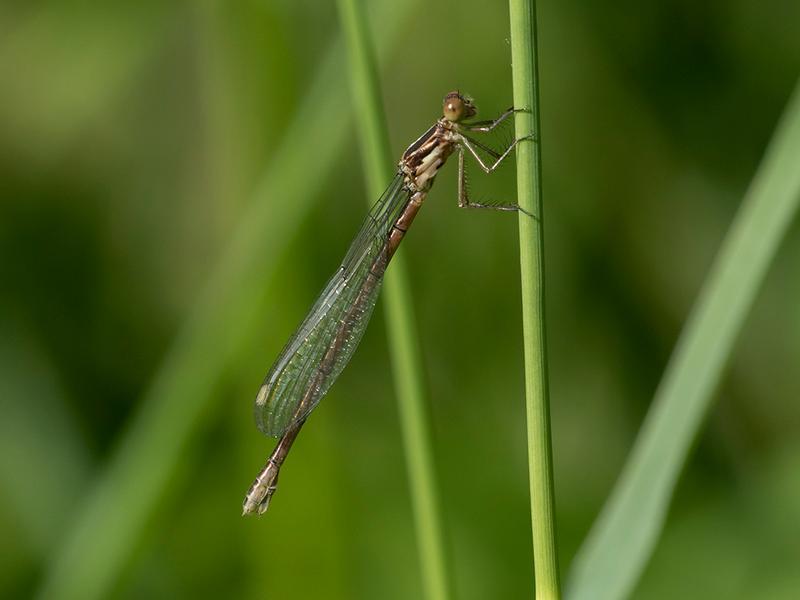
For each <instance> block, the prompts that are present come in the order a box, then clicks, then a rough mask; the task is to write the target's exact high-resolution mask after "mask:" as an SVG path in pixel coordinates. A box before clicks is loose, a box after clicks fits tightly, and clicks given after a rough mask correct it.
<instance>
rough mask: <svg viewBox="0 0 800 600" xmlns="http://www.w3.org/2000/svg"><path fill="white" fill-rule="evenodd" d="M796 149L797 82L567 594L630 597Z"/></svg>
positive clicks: (793, 180)
mask: <svg viewBox="0 0 800 600" xmlns="http://www.w3.org/2000/svg"><path fill="white" fill-rule="evenodd" d="M798 157H800V84H798V86H797V87H796V89H795V92H794V94H793V96H792V98H791V100H790V101H789V104H788V106H787V108H786V110H785V112H784V115H783V117H782V118H781V120H780V122H779V124H778V126H777V129H776V130H775V133H774V135H773V139H772V141H771V143H770V145H769V147H768V149H767V151H766V154H765V155H764V158H763V160H762V162H761V165H760V167H759V168H758V171H757V172H756V174H755V177H754V178H753V180H752V182H751V184H750V188H749V189H748V191H747V193H746V195H745V198H744V201H743V202H742V206H741V208H740V209H739V212H738V214H737V215H736V218H735V219H734V221H733V224H732V225H731V228H730V231H729V232H728V234H727V236H726V237H725V240H724V241H723V243H722V246H721V248H720V250H719V253H718V255H717V257H716V259H715V261H714V264H713V265H712V267H711V271H710V273H709V275H708V277H707V279H706V281H705V283H704V284H703V287H702V289H701V291H700V294H699V297H698V299H697V302H696V304H695V306H694V308H693V309H692V312H691V314H690V316H689V319H688V321H687V323H686V325H685V327H684V329H683V332H682V333H681V336H680V339H679V340H678V343H677V345H676V347H675V350H674V352H673V354H672V357H671V358H670V361H669V364H668V366H667V369H666V371H665V373H664V376H663V378H662V380H661V383H660V384H659V386H658V389H657V391H656V394H655V398H654V400H653V404H652V406H651V408H650V411H649V413H648V415H647V417H646V419H645V422H644V424H643V426H642V428H641V430H640V432H639V435H638V437H637V439H636V443H635V445H634V447H633V450H632V451H631V454H630V456H629V458H628V460H627V462H626V464H625V467H624V468H623V471H622V474H621V475H620V478H619V480H618V481H617V484H616V485H615V487H614V490H613V491H612V493H611V495H610V497H609V499H608V501H607V502H606V505H605V506H604V507H603V510H602V512H601V513H600V516H599V517H598V519H597V521H596V522H595V524H594V526H593V528H592V530H591V532H590V534H589V536H588V537H587V539H586V541H585V542H584V544H583V547H582V548H581V550H580V552H579V554H578V556H577V558H576V559H575V563H574V567H573V569H572V571H571V573H570V579H569V587H568V596H569V598H571V599H574V600H582V599H587V600H588V599H589V598H591V599H592V600H605V599H608V600H612V599H617V598H625V597H627V596H629V595H630V594H631V593H632V591H633V590H634V587H635V586H636V583H637V582H638V580H639V578H640V576H641V574H642V571H643V570H644V568H645V566H646V565H647V563H648V561H649V559H650V556H651V555H652V552H653V549H654V548H655V546H656V543H657V542H658V538H659V536H660V534H661V531H662V529H663V526H664V521H665V519H666V515H667V511H668V509H669V505H670V500H671V498H672V494H673V493H674V490H675V485H676V483H677V481H678V476H679V475H680V471H681V469H682V468H683V465H684V464H685V462H686V458H687V456H688V454H689V451H690V449H691V447H692V444H693V443H694V441H695V438H696V437H697V433H698V431H699V430H700V426H701V425H702V422H703V417H704V416H705V414H706V413H707V412H708V410H709V407H710V406H711V404H712V402H713V399H714V391H715V389H716V387H717V385H718V383H719V380H720V378H721V376H722V374H723V370H724V367H725V364H726V362H727V360H728V357H729V356H730V354H731V352H732V350H733V346H734V343H735V341H736V337H737V335H738V333H739V331H740V330H741V329H742V326H743V324H744V321H745V318H746V316H747V313H748V311H749V309H750V307H751V306H752V304H753V302H754V300H755V298H756V295H757V292H758V290H759V288H760V286H761V283H762V281H763V280H764V277H765V275H766V272H767V269H768V267H769V265H770V263H771V262H772V259H773V258H774V256H775V253H776V252H777V250H778V247H779V244H780V242H781V240H782V239H783V237H784V235H785V234H786V231H787V228H788V227H789V225H790V224H791V223H792V220H793V218H794V216H795V214H796V212H797V207H798V204H799V203H800V162H798ZM676 576H680V574H676Z"/></svg>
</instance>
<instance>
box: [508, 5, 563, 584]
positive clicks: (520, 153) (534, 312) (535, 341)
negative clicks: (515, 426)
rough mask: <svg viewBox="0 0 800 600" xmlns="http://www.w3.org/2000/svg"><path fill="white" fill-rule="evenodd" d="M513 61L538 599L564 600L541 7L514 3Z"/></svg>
mask: <svg viewBox="0 0 800 600" xmlns="http://www.w3.org/2000/svg"><path fill="white" fill-rule="evenodd" d="M509 8H510V17H511V63H512V67H513V79H514V106H516V107H519V108H528V109H530V110H529V111H525V112H521V113H517V118H516V136H517V138H521V137H525V136H529V135H531V134H532V133H535V134H536V135H537V139H536V141H535V142H523V143H521V144H519V145H518V146H517V195H518V198H519V205H520V206H521V207H522V208H523V209H525V210H526V211H527V212H528V213H531V214H532V215H535V216H536V217H535V218H534V217H531V216H529V215H525V214H523V213H520V218H519V245H520V274H521V278H522V327H523V344H524V351H525V399H526V413H527V424H528V470H529V475H528V477H529V483H530V496H531V524H532V532H533V562H534V569H535V573H536V597H537V598H540V599H549V598H559V597H560V589H559V579H558V559H557V556H556V544H555V516H554V504H555V499H554V498H555V494H554V491H553V457H552V448H551V444H550V406H549V398H548V384H547V354H546V339H545V313H544V230H543V227H542V224H543V222H544V215H543V212H542V160H541V138H540V137H539V136H540V131H541V129H540V126H539V123H540V120H539V79H538V78H539V73H538V65H537V53H536V5H535V2H534V1H533V0H511V1H510V2H509Z"/></svg>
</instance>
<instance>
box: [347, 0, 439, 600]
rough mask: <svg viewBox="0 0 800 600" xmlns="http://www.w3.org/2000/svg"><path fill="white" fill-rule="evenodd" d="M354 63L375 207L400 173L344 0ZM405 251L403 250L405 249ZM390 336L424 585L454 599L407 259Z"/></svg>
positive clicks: (362, 31) (361, 28)
mask: <svg viewBox="0 0 800 600" xmlns="http://www.w3.org/2000/svg"><path fill="white" fill-rule="evenodd" d="M339 13H340V15H341V20H342V27H343V30H344V37H345V41H346V44H347V48H348V56H349V61H350V72H351V81H352V88H353V99H354V101H355V109H356V114H357V115H358V117H359V119H358V125H359V126H358V127H357V128H356V129H357V131H358V133H359V138H360V143H361V151H362V156H363V161H364V171H365V175H366V180H367V190H368V192H369V194H368V200H370V201H371V200H372V199H374V198H378V197H379V196H380V194H381V193H382V192H383V190H384V188H385V186H386V184H387V182H388V181H389V178H390V177H391V175H392V174H393V171H392V165H393V162H394V161H393V160H392V156H391V152H390V146H389V137H388V133H387V130H386V119H385V116H384V114H383V109H382V103H381V100H380V84H379V81H378V74H377V69H376V68H375V60H374V57H373V56H372V50H371V43H370V40H369V34H368V31H367V27H366V19H365V16H364V14H363V9H362V6H361V4H360V2H359V0H339ZM401 248H402V246H401ZM383 293H384V303H385V307H386V329H387V338H388V341H389V351H390V356H391V361H392V372H393V374H394V384H395V393H396V395H397V405H398V409H399V413H400V426H401V431H402V434H403V448H404V452H405V457H406V465H407V470H408V479H409V486H410V490H411V499H412V507H413V512H414V525H415V530H416V539H417V547H418V550H419V560H420V567H421V571H422V583H423V588H424V590H425V597H426V598H428V599H429V600H446V599H447V598H448V597H449V591H448V579H447V560H446V556H445V551H444V534H443V532H442V518H441V513H440V508H439V500H438V490H437V485H436V475H435V468H434V460H433V451H432V443H431V434H430V424H429V422H428V405H427V400H426V398H425V392H424V385H423V382H422V359H421V356H420V350H419V340H418V338H417V334H416V326H415V324H414V315H413V308H412V304H411V293H410V285H409V282H408V275H407V269H406V265H405V260H404V259H403V254H402V253H398V255H397V256H395V257H394V259H393V260H392V265H391V267H390V268H389V270H388V272H387V273H386V282H385V289H384V292H383Z"/></svg>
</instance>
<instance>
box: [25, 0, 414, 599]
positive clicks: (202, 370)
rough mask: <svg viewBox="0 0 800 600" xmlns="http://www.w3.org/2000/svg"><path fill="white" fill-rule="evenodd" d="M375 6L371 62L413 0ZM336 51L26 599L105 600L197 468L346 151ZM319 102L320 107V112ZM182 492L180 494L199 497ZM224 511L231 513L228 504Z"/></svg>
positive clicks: (334, 48) (335, 47) (390, 42)
mask: <svg viewBox="0 0 800 600" xmlns="http://www.w3.org/2000/svg"><path fill="white" fill-rule="evenodd" d="M381 8H382V12H383V14H382V19H383V21H384V22H385V23H386V28H385V30H384V35H383V36H382V38H381V42H382V44H381V46H382V49H383V52H382V53H381V58H382V59H386V56H387V54H388V53H389V52H390V51H391V49H392V48H393V47H394V45H395V43H396V41H397V39H398V38H399V32H400V31H401V30H402V28H403V26H404V25H405V24H406V23H407V19H408V18H409V17H410V16H411V15H412V14H415V12H414V11H415V8H418V3H417V2H416V1H409V2H405V3H397V4H392V3H390V4H387V5H386V6H382V7H381ZM340 53H341V50H340V44H339V43H338V40H337V41H336V42H335V43H333V44H332V45H331V47H330V49H329V50H328V52H327V53H326V56H327V58H326V59H325V61H323V64H322V65H321V66H320V68H319V69H318V71H317V73H316V75H315V76H314V77H313V78H312V81H311V83H310V85H309V91H308V92H307V93H306V96H305V97H304V99H303V101H302V103H301V105H300V107H299V108H298V109H297V112H296V115H295V117H294V118H293V120H292V123H291V124H290V126H289V127H288V131H287V134H286V136H285V141H284V142H283V143H282V144H281V146H280V148H278V149H277V151H276V152H275V153H274V154H275V157H276V158H275V159H274V160H273V161H272V162H271V163H270V164H269V165H268V166H267V167H266V168H265V169H264V172H263V174H262V176H261V179H260V182H259V183H258V185H257V186H256V188H255V191H254V193H253V195H252V198H251V199H250V201H249V203H248V209H247V210H246V211H245V212H244V214H243V216H242V218H241V219H240V221H239V224H238V227H237V228H236V233H235V235H234V237H233V239H232V240H231V243H230V245H229V247H228V249H227V251H226V252H225V253H224V254H223V255H222V256H221V258H220V259H219V261H218V264H217V265H216V267H215V269H214V270H213V272H212V274H211V275H210V276H209V279H208V281H207V282H206V285H205V286H204V288H203V291H201V292H200V294H199V298H198V299H197V301H196V303H195V305H194V307H193V309H192V310H191V311H190V312H189V314H188V315H187V317H186V319H185V320H184V322H183V323H182V325H181V327H180V329H179V330H178V332H177V333H176V335H175V336H174V338H173V340H172V342H171V346H170V348H169V349H168V350H167V351H166V352H165V358H164V360H163V362H162V363H161V365H159V367H158V368H157V369H156V371H155V373H154V374H153V378H152V381H151V382H150V384H149V385H148V386H147V389H146V391H145V393H144V394H143V396H142V398H141V399H140V400H139V403H138V406H137V409H136V412H135V414H134V415H133V416H132V417H131V419H130V422H129V423H127V425H126V428H125V431H124V432H122V433H121V434H120V436H119V440H118V443H117V444H116V447H115V449H114V450H113V452H112V455H111V456H110V457H109V458H108V461H107V463H106V464H105V465H103V466H102V467H101V468H99V469H98V473H97V476H96V478H95V480H94V481H93V482H92V483H91V484H90V487H89V489H88V490H87V491H86V493H85V496H84V497H83V498H82V500H81V504H80V506H78V507H77V508H76V510H75V511H74V513H73V518H72V522H71V523H70V524H69V526H68V527H67V531H66V532H65V534H64V537H63V538H62V539H59V540H54V541H53V542H52V546H51V555H50V561H49V564H47V565H46V566H45V568H44V570H45V573H44V576H43V581H42V583H41V587H40V589H39V590H38V593H37V597H39V598H41V599H50V598H57V599H58V600H64V599H70V598H80V599H81V600H92V599H95V598H105V597H108V596H109V595H110V594H111V590H112V589H113V587H114V585H115V584H116V582H117V581H118V579H119V577H120V575H121V573H122V571H123V570H124V569H125V567H126V566H127V565H128V564H129V562H130V558H131V556H132V555H133V554H134V550H135V549H136V547H137V546H138V545H139V544H140V542H141V539H142V538H143V537H145V533H146V532H147V530H148V529H147V525H148V522H150V520H151V519H152V517H153V514H154V513H156V512H157V511H158V509H159V508H160V507H161V506H162V505H163V502H164V499H165V497H166V495H167V491H168V488H169V487H170V482H171V481H172V480H173V478H174V477H175V475H176V473H178V472H180V471H181V469H182V468H187V467H188V468H192V466H194V468H196V467H197V465H195V464H194V463H192V462H191V461H190V459H189V456H190V454H191V452H190V451H191V448H192V445H193V444H194V443H195V442H194V440H195V438H196V436H197V433H198V431H200V430H202V428H203V427H204V425H205V420H204V419H205V416H206V415H207V414H208V413H209V411H210V410H211V409H212V408H213V406H214V403H215V401H219V400H221V397H219V396H214V394H213V391H214V386H215V384H216V383H217V381H218V380H219V379H220V377H221V376H222V373H223V372H224V370H225V369H226V368H227V366H228V364H229V361H230V360H231V357H232V356H233V355H235V354H236V352H238V351H239V348H240V347H241V345H242V343H243V340H245V339H249V337H248V335H249V331H252V329H253V325H252V323H253V319H254V318H255V317H254V315H255V314H256V311H257V309H258V303H259V298H261V297H263V293H264V286H265V283H264V282H268V281H269V280H270V275H271V273H272V272H273V270H274V268H275V264H276V261H277V257H279V256H280V255H281V254H282V253H283V252H284V250H285V249H286V248H287V246H288V244H289V243H290V241H291V239H292V236H293V235H294V233H295V232H296V231H297V229H298V228H299V227H300V223H301V222H302V220H303V218H304V216H305V215H306V214H307V213H308V211H309V210H310V208H311V205H312V203H313V200H314V198H315V197H316V196H317V193H318V191H319V187H320V185H321V184H322V182H324V181H325V178H326V173H327V172H329V171H330V170H332V168H333V166H334V164H335V161H336V160H337V159H338V158H339V157H340V155H341V149H342V148H343V147H344V145H345V144H346V143H348V133H349V132H348V128H347V123H346V120H344V119H339V118H333V119H332V118H331V117H330V115H331V114H335V115H340V114H346V113H347V110H346V108H345V107H346V99H345V94H344V93H343V92H341V86H340V85H338V84H339V82H340V78H339V74H338V66H339V64H340ZM321 99H324V101H323V100H321ZM321 103H322V104H324V106H325V108H326V110H325V111H322V110H320V105H321ZM311 140H313V146H314V159H315V161H316V162H315V176H314V177H298V176H297V173H302V172H304V169H306V168H307V166H308V152H309V144H310V143H312V142H311ZM248 401H249V400H248ZM254 434H255V430H254ZM245 483H249V482H245ZM183 492H184V493H185V494H188V495H189V497H191V494H202V493H203V490H196V489H190V490H183ZM231 510H234V511H237V512H238V505H237V506H234V507H232V508H231Z"/></svg>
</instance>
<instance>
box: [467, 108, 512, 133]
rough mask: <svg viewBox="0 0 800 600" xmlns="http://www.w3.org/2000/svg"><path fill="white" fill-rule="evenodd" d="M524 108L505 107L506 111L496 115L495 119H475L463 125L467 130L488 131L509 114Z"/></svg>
mask: <svg viewBox="0 0 800 600" xmlns="http://www.w3.org/2000/svg"><path fill="white" fill-rule="evenodd" d="M523 110H524V109H522V108H514V107H513V106H512V107H511V108H508V109H506V111H505V112H504V113H503V114H502V115H500V116H499V117H497V118H496V119H491V120H489V121H476V122H475V123H465V124H464V127H465V128H466V129H467V130H469V131H480V132H482V133H488V132H490V131H492V129H494V128H495V127H497V126H498V125H500V123H502V122H503V121H505V120H506V119H507V118H508V117H509V116H510V115H512V114H513V113H517V112H523Z"/></svg>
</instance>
